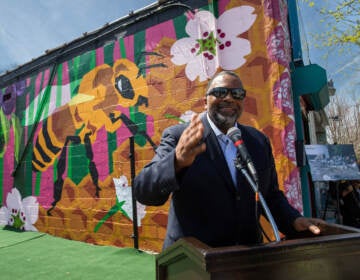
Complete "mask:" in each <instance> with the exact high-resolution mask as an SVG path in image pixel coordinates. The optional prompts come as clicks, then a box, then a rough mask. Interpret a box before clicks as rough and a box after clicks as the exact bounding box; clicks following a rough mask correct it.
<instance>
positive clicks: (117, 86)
mask: <svg viewBox="0 0 360 280" xmlns="http://www.w3.org/2000/svg"><path fill="white" fill-rule="evenodd" d="M141 106H148V86H147V83H146V80H145V78H144V77H143V76H142V75H141V74H140V70H139V68H138V67H137V65H136V64H135V63H133V62H132V61H130V60H128V59H119V60H117V61H115V62H114V65H113V66H112V67H111V66H109V65H107V64H103V65H100V66H97V67H95V68H94V69H93V70H91V71H90V72H88V73H87V74H85V75H84V77H83V79H82V80H81V83H80V85H79V89H78V94H77V95H76V96H74V97H73V98H71V99H70V100H69V101H68V103H66V104H64V105H62V106H60V107H58V108H56V110H54V111H53V112H52V114H51V115H50V116H49V117H47V118H43V119H44V121H43V125H42V128H41V129H40V131H39V133H38V135H37V138H36V141H35V144H34V147H33V159H32V168H33V170H34V171H35V172H44V171H45V170H47V169H48V168H49V166H52V165H53V164H54V162H55V160H56V159H58V163H57V179H56V181H55V182H54V201H53V202H52V207H51V208H50V209H49V210H48V214H49V215H51V211H52V209H53V208H54V207H55V206H56V204H57V202H58V201H59V200H60V199H61V193H62V188H63V184H64V179H63V178H62V177H63V175H64V172H65V167H66V155H67V147H68V145H69V144H70V143H73V144H80V143H81V144H84V147H85V151H86V157H87V159H88V160H89V164H88V168H89V172H90V175H91V178H92V181H93V183H94V185H95V188H96V192H95V195H96V196H97V197H98V196H99V191H100V187H99V183H98V181H99V174H98V171H97V167H96V164H95V162H94V161H93V151H92V143H93V142H94V141H95V140H96V137H97V131H98V130H99V129H101V128H103V127H104V128H105V130H106V131H107V132H115V131H116V130H117V129H119V128H120V127H121V126H122V125H125V126H126V127H127V128H128V129H129V130H130V132H131V133H132V134H133V135H134V136H135V135H142V136H143V137H145V139H146V140H147V141H148V142H149V143H150V144H151V145H152V146H153V148H155V147H156V145H155V144H154V142H153V141H152V140H151V138H150V136H149V135H148V134H147V133H146V130H144V129H140V128H139V126H138V125H137V124H136V123H134V122H133V121H132V120H131V119H130V118H129V117H128V116H127V115H126V114H124V113H123V112H122V109H124V108H130V107H141Z"/></svg>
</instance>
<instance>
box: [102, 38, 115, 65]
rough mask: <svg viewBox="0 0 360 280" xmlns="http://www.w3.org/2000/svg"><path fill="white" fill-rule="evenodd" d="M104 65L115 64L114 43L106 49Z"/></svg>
mask: <svg viewBox="0 0 360 280" xmlns="http://www.w3.org/2000/svg"><path fill="white" fill-rule="evenodd" d="M104 63H106V64H108V65H110V66H112V65H113V64H114V43H109V44H107V45H106V46H105V47H104Z"/></svg>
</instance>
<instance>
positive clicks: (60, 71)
mask: <svg viewBox="0 0 360 280" xmlns="http://www.w3.org/2000/svg"><path fill="white" fill-rule="evenodd" d="M62 74H63V65H62V64H60V65H59V66H58V69H57V85H56V101H55V104H56V108H57V107H60V106H61V94H62ZM49 99H50V98H49Z"/></svg>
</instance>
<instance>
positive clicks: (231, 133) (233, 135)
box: [226, 126, 241, 142]
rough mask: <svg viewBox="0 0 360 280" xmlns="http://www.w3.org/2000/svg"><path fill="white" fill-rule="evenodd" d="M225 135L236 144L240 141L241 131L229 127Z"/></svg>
mask: <svg viewBox="0 0 360 280" xmlns="http://www.w3.org/2000/svg"><path fill="white" fill-rule="evenodd" d="M226 135H227V136H228V137H229V138H230V139H231V140H232V141H233V142H236V141H238V140H240V139H241V130H240V129H238V128H237V127H235V126H234V127H231V128H229V130H228V131H227V133H226Z"/></svg>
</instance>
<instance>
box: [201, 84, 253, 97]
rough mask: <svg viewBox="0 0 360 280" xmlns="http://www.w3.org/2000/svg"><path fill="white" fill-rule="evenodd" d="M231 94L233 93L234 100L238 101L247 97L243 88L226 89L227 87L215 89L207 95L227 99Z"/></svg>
mask: <svg viewBox="0 0 360 280" xmlns="http://www.w3.org/2000/svg"><path fill="white" fill-rule="evenodd" d="M229 92H230V93H231V96H232V98H234V99H237V100H243V99H244V98H245V96H246V90H245V89H243V88H225V87H216V88H213V89H211V90H210V91H209V92H208V93H207V94H206V95H213V96H215V97H216V98H225V97H226V96H227V95H228V93H229Z"/></svg>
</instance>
